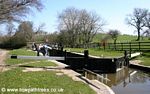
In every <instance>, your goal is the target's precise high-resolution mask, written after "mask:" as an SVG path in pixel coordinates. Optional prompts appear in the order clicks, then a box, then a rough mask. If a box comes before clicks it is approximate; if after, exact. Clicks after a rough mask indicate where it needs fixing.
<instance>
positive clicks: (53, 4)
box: [27, 0, 150, 34]
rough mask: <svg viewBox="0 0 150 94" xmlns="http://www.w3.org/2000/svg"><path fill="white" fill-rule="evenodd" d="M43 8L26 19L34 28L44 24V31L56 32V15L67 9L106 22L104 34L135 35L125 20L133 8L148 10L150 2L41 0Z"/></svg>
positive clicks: (127, 0)
mask: <svg viewBox="0 0 150 94" xmlns="http://www.w3.org/2000/svg"><path fill="white" fill-rule="evenodd" d="M42 1H43V3H44V5H45V7H44V9H43V10H42V11H41V12H37V11H33V12H34V14H32V15H31V16H29V17H27V20H30V21H33V22H34V24H35V26H38V25H39V24H40V23H45V24H46V26H45V31H47V32H54V31H57V24H58V23H57V15H58V13H60V12H62V10H64V9H66V8H68V7H75V8H77V9H86V10H87V11H94V12H96V13H97V14H98V15H100V16H101V17H102V18H103V19H104V20H105V21H106V22H107V25H106V26H104V28H103V29H104V32H107V31H108V30H109V29H117V30H119V31H121V33H122V34H135V33H134V28H132V27H131V26H128V25H127V24H126V22H125V18H126V17H127V15H128V14H131V13H132V12H133V9H134V8H146V9H149V10H150V0H42Z"/></svg>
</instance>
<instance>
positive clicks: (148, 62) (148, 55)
mask: <svg viewBox="0 0 150 94" xmlns="http://www.w3.org/2000/svg"><path fill="white" fill-rule="evenodd" d="M135 60H140V61H141V63H140V64H141V65H145V66H150V52H144V53H143V54H142V55H141V56H139V57H137V58H135Z"/></svg>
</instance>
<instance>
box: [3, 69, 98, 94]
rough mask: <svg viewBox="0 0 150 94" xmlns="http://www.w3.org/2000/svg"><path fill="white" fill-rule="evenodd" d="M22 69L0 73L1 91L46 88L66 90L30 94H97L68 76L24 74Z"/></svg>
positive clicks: (36, 73) (32, 93) (20, 93)
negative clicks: (2, 89) (3, 89)
mask: <svg viewBox="0 0 150 94" xmlns="http://www.w3.org/2000/svg"><path fill="white" fill-rule="evenodd" d="M21 70H22V69H21V68H16V69H13V70H9V71H6V72H3V73H0V89H1V88H5V89H13V88H15V89H19V88H25V89H30V88H45V89H49V90H51V89H57V90H58V89H61V88H62V89H64V91H63V92H58V91H57V92H49V93H41V92H31V93H29V94H96V93H95V92H94V91H93V90H92V89H91V88H90V87H89V86H88V85H86V84H84V83H82V82H75V81H73V80H72V79H71V78H69V77H67V76H66V75H61V76H57V75H56V72H50V71H43V72H42V71H39V72H22V71H21ZM0 94H28V93H27V92H24V93H22V92H11V93H9V92H5V93H2V91H1V90H0Z"/></svg>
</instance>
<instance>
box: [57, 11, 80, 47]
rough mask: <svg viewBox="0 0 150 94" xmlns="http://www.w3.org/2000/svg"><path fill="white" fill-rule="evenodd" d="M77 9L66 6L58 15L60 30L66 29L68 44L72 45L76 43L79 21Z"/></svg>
mask: <svg viewBox="0 0 150 94" xmlns="http://www.w3.org/2000/svg"><path fill="white" fill-rule="evenodd" d="M78 13H79V10H78V9H75V8H67V9H66V10H64V11H62V13H61V14H59V15H58V20H59V26H58V27H59V29H60V31H67V33H68V34H67V35H69V36H67V38H68V39H69V42H68V44H70V45H71V47H73V46H74V45H75V44H76V38H77V32H78V30H77V29H78V23H79V14H78Z"/></svg>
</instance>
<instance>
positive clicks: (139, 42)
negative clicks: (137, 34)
mask: <svg viewBox="0 0 150 94" xmlns="http://www.w3.org/2000/svg"><path fill="white" fill-rule="evenodd" d="M140 49H141V47H140V42H139V51H140Z"/></svg>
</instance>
